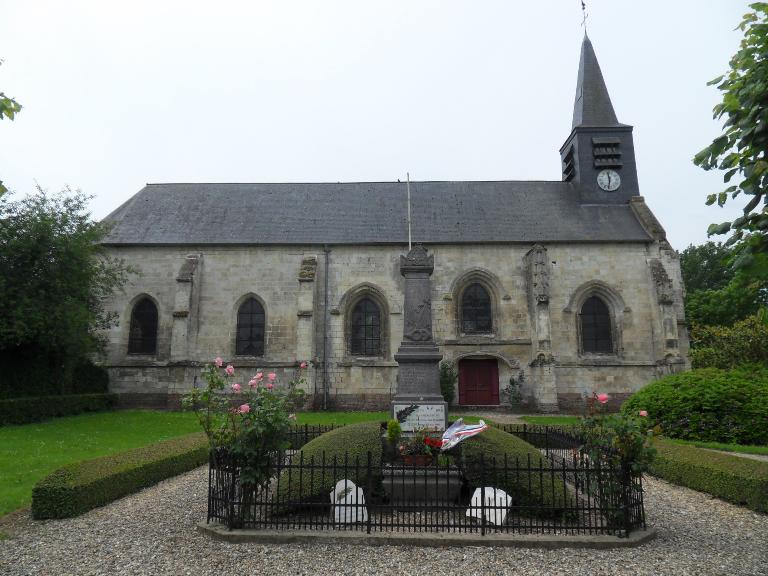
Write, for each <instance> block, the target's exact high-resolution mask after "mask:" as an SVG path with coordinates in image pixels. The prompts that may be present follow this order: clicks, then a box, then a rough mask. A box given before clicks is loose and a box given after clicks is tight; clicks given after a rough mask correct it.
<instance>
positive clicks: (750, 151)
mask: <svg viewBox="0 0 768 576" xmlns="http://www.w3.org/2000/svg"><path fill="white" fill-rule="evenodd" d="M750 8H751V10H752V11H751V12H749V13H747V14H745V15H744V18H743V20H742V21H741V24H739V26H738V28H739V29H740V30H742V31H743V32H744V38H743V39H742V41H741V44H740V49H739V51H738V52H737V53H736V54H735V55H734V56H733V58H731V61H730V71H729V72H728V73H726V74H724V75H723V76H720V77H719V78H715V79H714V80H712V81H711V82H709V85H713V84H717V88H718V89H719V90H721V91H722V92H723V100H722V102H720V103H719V104H717V105H716V106H715V107H714V110H713V112H714V118H715V119H724V124H723V133H722V134H721V135H720V136H718V137H717V138H715V139H714V140H713V141H712V143H711V144H710V145H709V146H707V147H706V148H704V149H703V150H702V151H701V152H699V153H698V154H696V156H695V157H694V159H693V162H694V163H695V164H696V165H698V166H701V167H702V168H703V169H704V170H712V169H714V168H717V169H720V170H725V174H724V175H723V180H724V182H725V183H726V184H729V186H728V187H727V188H725V190H723V191H722V192H720V193H718V194H710V195H709V196H708V197H707V204H708V205H712V204H714V203H717V204H718V205H719V206H723V205H724V204H725V203H726V202H727V201H728V198H729V196H730V198H731V199H732V200H733V199H735V198H737V197H738V196H740V195H742V197H744V198H745V199H746V200H747V202H746V205H745V206H744V209H743V212H744V214H743V215H742V216H740V217H739V218H737V219H736V220H734V221H733V222H723V223H721V224H712V225H710V227H709V230H708V233H709V234H710V235H712V234H727V233H728V232H731V235H730V237H729V238H728V240H727V242H726V245H728V246H731V245H734V244H736V243H739V245H740V249H739V251H738V254H737V257H736V258H735V260H734V267H735V268H746V269H749V268H752V267H754V266H756V265H760V264H762V263H764V261H763V262H758V261H756V260H755V255H757V254H762V253H768V235H766V231H768V211H767V210H766V199H768V195H766V194H767V193H768V3H765V2H758V3H754V4H750ZM737 175H738V177H739V178H740V179H741V181H740V182H739V183H738V184H730V182H731V180H732V179H733V178H734V177H735V176H737Z"/></svg>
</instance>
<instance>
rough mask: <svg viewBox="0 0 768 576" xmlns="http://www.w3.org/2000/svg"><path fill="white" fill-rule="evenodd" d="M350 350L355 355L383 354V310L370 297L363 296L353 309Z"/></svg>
mask: <svg viewBox="0 0 768 576" xmlns="http://www.w3.org/2000/svg"><path fill="white" fill-rule="evenodd" d="M349 351H350V353H351V354H352V355H353V356H379V355H380V354H381V310H379V307H378V306H377V305H376V303H375V302H374V301H373V300H371V299H370V298H363V299H362V300H360V301H359V302H358V303H357V304H355V307H354V308H353V309H352V319H351V322H350V342H349Z"/></svg>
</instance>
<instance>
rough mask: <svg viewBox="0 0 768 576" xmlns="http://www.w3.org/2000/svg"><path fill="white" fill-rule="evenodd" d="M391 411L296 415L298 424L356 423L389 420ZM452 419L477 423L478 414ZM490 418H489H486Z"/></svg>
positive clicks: (455, 416)
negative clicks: (462, 419)
mask: <svg viewBox="0 0 768 576" xmlns="http://www.w3.org/2000/svg"><path fill="white" fill-rule="evenodd" d="M389 418H391V416H390V415H389V412H299V413H298V414H297V415H296V421H297V423H298V424H336V425H339V424H356V423H358V422H370V421H371V420H382V421H384V420H389ZM448 418H449V419H450V420H455V419H456V418H464V422H465V423H467V424H476V423H477V422H478V420H479V418H478V417H477V416H462V415H461V414H449V415H448ZM486 420H488V418H486Z"/></svg>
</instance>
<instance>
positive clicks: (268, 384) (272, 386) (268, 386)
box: [267, 382, 275, 390]
mask: <svg viewBox="0 0 768 576" xmlns="http://www.w3.org/2000/svg"><path fill="white" fill-rule="evenodd" d="M274 387H275V385H274V384H272V382H268V383H267V390H272V388H274Z"/></svg>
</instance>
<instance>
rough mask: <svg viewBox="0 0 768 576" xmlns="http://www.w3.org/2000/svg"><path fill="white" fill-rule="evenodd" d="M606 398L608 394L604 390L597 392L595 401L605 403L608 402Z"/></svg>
mask: <svg viewBox="0 0 768 576" xmlns="http://www.w3.org/2000/svg"><path fill="white" fill-rule="evenodd" d="M608 398H609V396H608V394H606V393H605V392H603V393H602V394H598V395H597V401H598V402H600V404H605V403H607V402H608Z"/></svg>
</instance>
